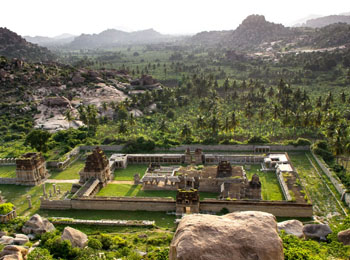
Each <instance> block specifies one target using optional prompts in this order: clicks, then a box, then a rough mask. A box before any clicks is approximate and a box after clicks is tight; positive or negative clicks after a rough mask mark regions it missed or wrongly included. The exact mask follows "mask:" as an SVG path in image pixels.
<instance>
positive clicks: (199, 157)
mask: <svg viewBox="0 0 350 260" xmlns="http://www.w3.org/2000/svg"><path fill="white" fill-rule="evenodd" d="M204 158H205V157H204V154H203V152H202V150H201V149H196V150H195V151H194V152H191V150H190V149H189V148H187V149H186V151H185V160H184V162H185V163H186V164H204V163H205V159H204Z"/></svg>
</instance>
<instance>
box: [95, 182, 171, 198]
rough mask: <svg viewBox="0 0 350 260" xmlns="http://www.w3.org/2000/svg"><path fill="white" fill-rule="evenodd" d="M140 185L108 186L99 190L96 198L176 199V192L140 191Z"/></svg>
mask: <svg viewBox="0 0 350 260" xmlns="http://www.w3.org/2000/svg"><path fill="white" fill-rule="evenodd" d="M141 188H142V186H141V185H131V184H108V185H107V186H106V187H104V188H103V189H101V190H100V191H99V192H98V193H97V196H114V197H171V198H175V197H176V191H163V190H149V191H143V190H141Z"/></svg>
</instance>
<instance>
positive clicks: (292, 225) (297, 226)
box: [277, 219, 304, 238]
mask: <svg viewBox="0 0 350 260" xmlns="http://www.w3.org/2000/svg"><path fill="white" fill-rule="evenodd" d="M303 227H304V225H303V223H302V222H300V221H299V220H296V219H292V220H286V221H283V222H280V223H277V228H278V231H281V230H284V231H285V232H286V234H288V235H294V236H297V237H299V238H302V237H304V233H303Z"/></svg>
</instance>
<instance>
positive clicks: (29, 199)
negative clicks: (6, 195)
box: [27, 195, 33, 209]
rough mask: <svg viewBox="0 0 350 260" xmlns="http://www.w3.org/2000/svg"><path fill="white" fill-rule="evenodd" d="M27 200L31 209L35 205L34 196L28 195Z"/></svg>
mask: <svg viewBox="0 0 350 260" xmlns="http://www.w3.org/2000/svg"><path fill="white" fill-rule="evenodd" d="M27 200H28V208H29V209H31V208H32V207H33V205H32V197H31V196H30V195H28V196H27Z"/></svg>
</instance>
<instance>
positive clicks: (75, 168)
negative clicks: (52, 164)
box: [50, 160, 85, 180]
mask: <svg viewBox="0 0 350 260" xmlns="http://www.w3.org/2000/svg"><path fill="white" fill-rule="evenodd" d="M84 166H85V162H84V161H82V160H77V161H75V162H74V163H72V164H71V165H70V166H69V167H68V168H67V169H65V170H64V171H61V172H60V171H50V174H51V177H50V179H56V180H74V179H79V171H80V170H81V169H83V168H84Z"/></svg>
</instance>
